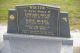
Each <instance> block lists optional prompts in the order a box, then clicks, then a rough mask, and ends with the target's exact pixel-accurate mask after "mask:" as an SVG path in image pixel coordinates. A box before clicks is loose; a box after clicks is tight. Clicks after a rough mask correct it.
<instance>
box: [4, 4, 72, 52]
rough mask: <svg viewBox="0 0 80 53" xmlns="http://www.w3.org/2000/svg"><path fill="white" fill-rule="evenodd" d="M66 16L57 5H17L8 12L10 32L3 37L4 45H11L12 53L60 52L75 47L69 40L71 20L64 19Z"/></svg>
mask: <svg viewBox="0 0 80 53" xmlns="http://www.w3.org/2000/svg"><path fill="white" fill-rule="evenodd" d="M67 16H68V15H67V14H66V13H60V8H59V7H56V6H49V5H43V4H30V5H17V6H16V8H15V9H14V10H12V9H11V10H9V19H8V20H9V21H8V31H7V33H5V34H4V35H3V38H4V41H5V42H6V43H5V45H7V46H6V47H8V46H10V48H9V47H8V50H11V51H10V52H11V53H61V48H63V46H64V45H67V46H71V47H72V45H73V40H70V38H68V37H70V34H69V24H68V18H66V20H65V19H64V17H67ZM64 29H65V30H66V31H64ZM62 32H63V33H62ZM66 33H68V34H67V35H65V34H66ZM61 37H64V38H61ZM6 47H4V48H6ZM70 49H71V48H70ZM6 51H7V50H6ZM66 51H67V50H66ZM71 51H72V50H71Z"/></svg>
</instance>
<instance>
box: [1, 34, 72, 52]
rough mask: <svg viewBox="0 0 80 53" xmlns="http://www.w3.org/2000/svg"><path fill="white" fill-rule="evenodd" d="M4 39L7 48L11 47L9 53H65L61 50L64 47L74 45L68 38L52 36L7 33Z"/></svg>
mask: <svg viewBox="0 0 80 53" xmlns="http://www.w3.org/2000/svg"><path fill="white" fill-rule="evenodd" d="M3 38H4V41H6V43H5V47H7V46H10V48H9V47H8V48H9V49H8V50H7V51H10V52H9V53H63V51H62V49H61V48H63V46H64V45H67V46H69V47H72V45H73V41H72V40H70V39H68V38H58V37H50V36H38V35H24V34H9V33H6V34H4V36H3ZM5 47H4V48H5ZM6 49H7V48H6ZM65 50H66V49H65ZM7 51H6V53H7ZM66 51H67V50H66ZM70 51H72V48H71V50H70Z"/></svg>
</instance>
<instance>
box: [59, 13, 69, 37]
mask: <svg viewBox="0 0 80 53" xmlns="http://www.w3.org/2000/svg"><path fill="white" fill-rule="evenodd" d="M68 18H69V17H68V13H67V12H60V36H61V37H70V28H69V19H68Z"/></svg>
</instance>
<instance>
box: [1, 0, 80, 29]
mask: <svg viewBox="0 0 80 53" xmlns="http://www.w3.org/2000/svg"><path fill="white" fill-rule="evenodd" d="M33 3H43V4H50V5H58V6H60V7H61V10H63V11H67V12H68V13H69V20H70V26H71V29H75V28H78V29H80V0H0V23H3V22H6V21H7V18H8V9H9V8H14V7H15V5H17V4H33Z"/></svg>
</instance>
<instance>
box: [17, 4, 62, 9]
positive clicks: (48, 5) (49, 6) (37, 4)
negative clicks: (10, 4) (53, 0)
mask: <svg viewBox="0 0 80 53" xmlns="http://www.w3.org/2000/svg"><path fill="white" fill-rule="evenodd" d="M27 5H40V6H48V7H55V8H60V7H59V6H57V5H48V4H19V5H16V7H17V6H18V7H19V6H27Z"/></svg>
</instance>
